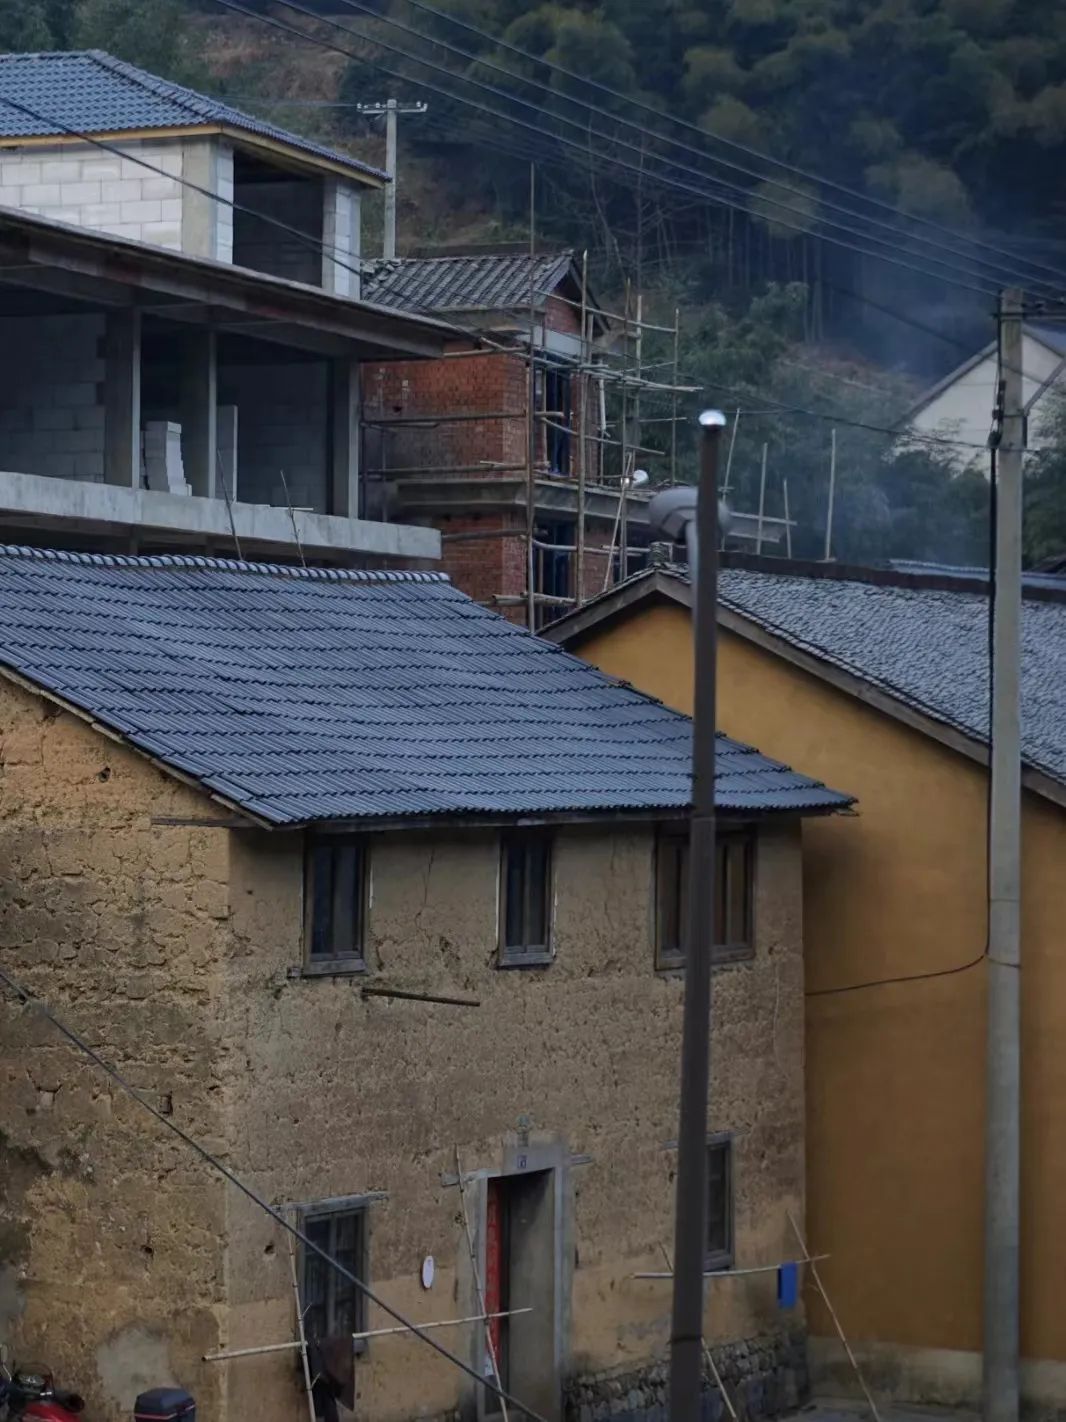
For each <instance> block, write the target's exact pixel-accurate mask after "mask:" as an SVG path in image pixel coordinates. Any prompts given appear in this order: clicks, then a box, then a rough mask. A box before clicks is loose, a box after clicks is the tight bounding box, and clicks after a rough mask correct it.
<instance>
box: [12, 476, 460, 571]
mask: <svg viewBox="0 0 1066 1422" xmlns="http://www.w3.org/2000/svg"><path fill="white" fill-rule="evenodd" d="M232 510H233V523H234V527H235V528H236V532H237V537H238V538H239V539H240V543H241V551H242V552H243V554H244V555H245V557H250V556H251V557H262V556H263V555H264V554H269V555H271V556H277V555H279V554H283V555H285V556H286V557H296V556H297V551H298V550H297V547H296V540H295V538H294V537H293V526H292V524H293V519H294V518H295V521H296V530H297V532H298V534H299V537H300V545H301V547H302V548H303V551H304V553H305V554H306V555H307V556H308V557H311V558H322V557H333V558H335V559H339V560H343V559H344V557H345V556H347V555H351V556H357V557H369V558H388V559H395V558H403V559H409V558H428V559H436V558H439V557H440V534H439V533H438V532H437V530H436V529H435V528H417V527H412V526H410V525H407V524H398V523H373V522H371V521H370V520H368V519H355V518H337V517H334V516H333V515H330V514H316V513H303V512H301V511H300V510H296V512H295V513H294V514H291V515H290V512H289V510H288V509H280V508H272V507H271V506H270V505H268V504H248V503H241V502H239V501H238V502H236V503H234V504H233V506H232ZM0 518H3V520H4V522H5V526H6V530H7V532H8V533H9V534H11V533H12V532H13V531H14V529H15V528H17V527H18V526H19V525H20V524H21V526H22V527H32V528H36V529H44V530H47V531H48V532H50V533H52V534H54V535H56V536H57V537H61V538H70V537H73V536H83V535H85V534H89V533H99V534H110V535H112V536H114V535H119V534H121V535H137V536H139V537H140V538H141V540H142V542H150V541H152V540H153V539H154V540H163V541H166V542H167V543H168V544H172V545H178V544H183V543H188V544H189V545H190V547H189V550H188V551H190V552H197V551H203V549H204V548H205V546H206V545H207V543H208V541H209V540H210V541H213V546H214V548H215V551H216V553H217V554H218V555H219V556H223V557H231V556H234V554H235V550H234V548H233V532H232V530H231V528H230V521H229V515H228V513H227V511H226V504H225V501H224V500H223V499H206V498H197V497H196V496H195V495H189V496H188V497H183V496H182V495H180V494H161V493H156V492H153V491H151V490H149V489H140V488H133V487H130V488H120V487H119V486H118V485H112V484H89V483H80V482H79V481H77V480H74V479H50V478H48V477H47V476H45V475H40V474H19V473H6V472H0Z"/></svg>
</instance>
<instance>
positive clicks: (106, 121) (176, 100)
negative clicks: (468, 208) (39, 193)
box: [0, 49, 385, 177]
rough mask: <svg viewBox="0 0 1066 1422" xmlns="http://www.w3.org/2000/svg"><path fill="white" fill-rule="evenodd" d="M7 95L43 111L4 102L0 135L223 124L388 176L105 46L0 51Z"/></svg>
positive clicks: (1, 86) (1, 82) (0, 86)
mask: <svg viewBox="0 0 1066 1422" xmlns="http://www.w3.org/2000/svg"><path fill="white" fill-rule="evenodd" d="M5 98H6V99H13V100H14V101H15V102H16V103H19V104H23V105H25V106H26V108H28V109H32V110H33V111H34V112H35V113H37V114H40V115H41V119H40V120H37V119H33V118H30V117H29V116H28V115H27V114H25V113H22V112H20V111H19V110H18V109H14V108H12V107H11V106H10V105H9V104H4V103H0V136H2V137H5V138H29V137H41V136H45V135H49V134H57V135H58V134H68V133H69V131H70V130H71V129H74V130H77V131H78V132H82V133H90V134H93V135H96V134H104V133H124V132H128V131H130V130H133V129H149V130H150V129H165V128H186V127H189V126H190V125H204V126H207V125H213V124H222V125H225V126H226V127H228V128H235V129H243V130H244V131H245V132H247V133H254V134H258V135H259V136H260V137H263V138H271V139H274V140H275V141H276V142H278V143H284V144H287V145H288V146H289V147H291V148H297V149H301V150H302V151H303V152H305V153H308V154H311V155H312V156H314V157H317V158H326V159H329V160H330V161H331V162H333V163H342V164H343V165H344V166H345V167H346V168H350V169H351V170H352V171H353V172H356V173H369V174H372V175H374V176H375V177H384V176H385V175H384V174H383V173H381V172H379V170H378V169H376V168H372V167H371V166H370V165H369V164H367V163H361V162H360V161H359V159H357V158H353V157H352V156H351V155H350V154H347V153H337V152H335V151H334V150H333V149H331V148H325V147H323V146H322V145H321V144H319V143H312V142H311V141H310V140H309V139H307V138H301V137H300V135H299V134H295V133H290V132H288V131H287V130H286V129H283V128H277V127H275V126H274V125H273V124H270V123H266V122H265V121H264V120H263V119H258V118H253V117H252V116H251V115H250V114H246V113H242V112H241V111H240V109H235V108H231V107H230V105H229V104H224V103H222V102H221V101H220V100H218V99H212V98H210V97H209V96H208V95H206V94H197V93H196V92H195V91H194V90H192V89H186V88H184V87H183V86H182V85H180V84H172V83H171V82H170V81H169V80H168V79H160V78H158V77H157V76H156V75H155V74H148V73H147V72H146V71H145V70H143V69H137V68H136V67H135V66H134V65H132V64H126V63H125V61H124V60H121V59H115V58H113V57H112V56H111V55H110V54H104V53H103V52H102V51H101V50H95V49H87V50H72V51H57V52H55V53H45V54H3V55H0V100H2V99H5Z"/></svg>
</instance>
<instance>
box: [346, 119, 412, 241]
mask: <svg viewBox="0 0 1066 1422" xmlns="http://www.w3.org/2000/svg"><path fill="white" fill-rule="evenodd" d="M357 107H358V110H359V112H360V113H361V114H366V115H368V116H369V117H375V116H377V115H380V114H384V115H385V172H386V173H387V174H388V175H389V181H388V182H387V183H386V184H385V224H384V234H383V237H382V246H381V255H382V256H383V257H395V255H396V185H397V183H398V181H399V178H398V175H397V172H396V120H397V116H398V115H399V114H424V113H425V112H426V110H427V109H428V108H429V105H428V104H400V103H397V102H396V100H395V99H386V100H385V102H384V103H383V104H359V105H357Z"/></svg>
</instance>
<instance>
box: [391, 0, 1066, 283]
mask: <svg viewBox="0 0 1066 1422" xmlns="http://www.w3.org/2000/svg"><path fill="white" fill-rule="evenodd" d="M407 3H408V4H409V5H411V6H412V7H413V8H414V9H416V10H421V11H423V12H425V13H426V14H429V15H432V16H434V18H436V19H438V20H447V21H448V22H449V23H450V24H453V25H456V26H458V27H459V28H460V29H463V30H467V31H468V32H470V33H473V34H475V35H477V36H478V37H479V38H480V39H483V40H487V41H488V42H489V43H490V44H492V45H493V46H494V47H495V48H496V49H504V50H507V51H509V52H510V53H512V54H515V55H517V56H518V57H519V58H521V59H524V60H527V61H530V62H532V63H533V64H536V65H538V66H539V67H541V68H547V69H550V70H551V71H552V72H553V73H555V74H561V75H563V76H565V77H566V78H568V79H573V80H575V81H576V82H577V83H579V84H581V85H582V87H583V88H586V89H594V90H596V91H597V92H599V93H602V94H607V95H608V96H609V97H610V98H612V99H616V100H619V101H621V102H622V103H624V104H627V105H629V106H630V107H631V108H633V109H638V110H640V111H642V112H644V113H648V114H651V115H653V116H654V117H655V118H657V119H659V120H665V121H667V122H668V123H671V124H674V125H675V126H676V127H678V128H682V129H685V130H686V131H688V132H691V133H695V134H698V135H699V136H700V138H701V139H703V140H704V141H706V140H707V139H708V138H712V139H713V140H714V141H715V142H716V143H720V144H722V145H723V147H726V148H729V149H732V150H733V151H734V152H739V153H743V154H745V155H746V156H748V157H749V158H754V159H756V160H757V161H759V162H762V163H768V164H771V165H772V166H773V167H775V168H778V169H780V170H781V171H782V172H786V173H791V174H792V175H793V176H795V177H797V178H800V179H801V180H803V181H804V182H811V183H817V184H818V185H820V186H821V187H826V188H830V189H832V191H834V192H839V193H842V194H844V195H845V196H847V197H850V198H852V199H853V200H855V201H858V202H862V203H866V204H868V205H869V206H871V207H875V208H878V209H880V210H881V211H884V212H888V213H891V214H892V215H893V216H895V217H896V218H899V217H902V218H903V219H904V220H905V221H907V222H913V223H915V224H917V225H919V226H922V227H929V228H931V229H933V230H934V231H937V232H943V233H945V234H946V235H947V236H950V237H953V238H955V239H956V240H958V241H961V242H964V243H968V244H973V242H974V239H972V238H971V237H969V236H968V235H967V234H966V233H964V232H960V231H959V230H958V229H957V228H952V227H949V226H947V225H946V224H945V223H941V222H936V221H935V220H934V219H933V218H929V217H918V216H915V215H912V214H909V213H900V212H899V210H898V209H897V208H895V207H893V206H892V204H891V203H888V202H884V201H882V200H881V199H880V198H875V197H871V196H870V195H869V194H867V193H862V192H859V191H858V190H857V189H855V188H849V187H848V186H847V185H846V184H843V183H838V182H835V181H834V180H833V179H831V178H826V177H823V176H820V175H818V174H814V173H809V172H807V171H805V170H804V169H803V168H800V167H798V166H797V165H795V164H792V163H788V162H786V161H785V160H784V159H781V158H773V157H771V156H770V155H769V154H766V153H760V152H759V150H758V149H757V148H752V147H751V146H750V145H748V144H744V143H741V142H739V141H738V140H736V139H731V138H726V137H725V136H724V135H722V134H720V133H714V132H713V131H711V130H708V129H704V128H701V127H700V126H699V125H698V124H694V123H690V122H689V121H688V120H687V119H681V118H678V117H677V116H676V115H674V114H670V113H664V112H663V110H661V109H658V108H656V107H655V105H654V104H649V103H647V102H645V101H644V100H641V99H638V98H636V97H635V96H633V95H631V94H624V93H622V92H621V90H618V89H614V88H612V87H611V86H610V85H609V84H604V83H602V82H600V81H599V80H596V79H592V78H590V77H589V76H588V75H584V74H578V73H576V72H575V71H574V70H572V69H567V68H566V67H565V66H564V65H561V64H558V63H556V62H554V61H551V60H547V59H545V58H544V57H543V56H540V55H535V54H533V53H531V52H530V51H529V50H527V49H523V48H522V47H521V46H520V45H516V44H513V43H512V42H510V41H508V40H505V39H503V38H501V37H500V36H498V35H493V34H491V33H490V32H489V31H487V30H484V29H481V28H480V27H479V26H477V25H475V24H473V23H472V22H471V21H469V20H464V19H461V18H460V17H459V16H458V15H454V14H448V13H447V12H446V11H443V10H439V9H437V8H436V7H435V6H434V5H431V4H428V3H427V0H407ZM431 42H435V41H431ZM478 62H479V63H480V62H484V61H483V60H482V59H481V57H480V56H479V61H478ZM515 77H517V78H522V79H524V78H525V76H522V75H516V76H515ZM552 93H553V94H559V97H563V98H570V96H569V95H566V94H562V93H561V92H560V91H558V90H552ZM572 101H573V102H582V101H579V100H572ZM607 112H610V111H609V110H608V111H607ZM658 136H659V137H660V138H665V137H666V136H665V135H658ZM667 141H673V140H669V139H668V140H667ZM708 156H709V157H710V156H711V155H708ZM712 161H720V160H717V159H713V158H712ZM763 181H771V182H772V181H774V180H773V179H767V178H764V179H763ZM782 186H784V185H782ZM979 245H980V246H982V247H983V248H985V249H986V250H987V251H990V252H994V253H996V254H997V255H998V256H1002V257H1006V258H1007V259H1008V260H1009V261H1016V260H1017V257H1016V255H1015V254H1012V253H1009V252H1006V251H1004V249H1003V248H1001V247H997V246H995V245H994V244H993V243H990V242H981V243H980V244H979ZM1022 261H1023V262H1024V264H1025V265H1026V266H1028V267H1032V268H1033V269H1034V270H1036V271H1044V272H1047V273H1048V274H1049V275H1051V276H1053V277H1054V278H1055V280H1056V281H1057V282H1059V283H1066V272H1063V271H1062V270H1060V269H1059V268H1056V267H1050V266H1048V265H1047V264H1046V263H1042V262H1034V261H1032V259H1030V258H1022ZM1026 284H1027V282H1024V281H1023V282H1022V283H1021V285H1023V286H1024V285H1026Z"/></svg>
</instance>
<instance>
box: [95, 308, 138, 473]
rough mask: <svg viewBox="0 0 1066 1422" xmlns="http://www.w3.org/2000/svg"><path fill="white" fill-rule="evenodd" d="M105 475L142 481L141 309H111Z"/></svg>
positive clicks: (107, 344)
mask: <svg viewBox="0 0 1066 1422" xmlns="http://www.w3.org/2000/svg"><path fill="white" fill-rule="evenodd" d="M104 360H105V364H106V374H105V376H104V392H105V393H104V478H105V479H106V480H107V482H108V483H109V484H116V485H122V486H124V487H125V488H132V489H136V488H139V487H140V483H141V313H140V311H138V310H136V308H130V309H128V310H124V311H110V312H108V315H107V327H106V330H105V334H104Z"/></svg>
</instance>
